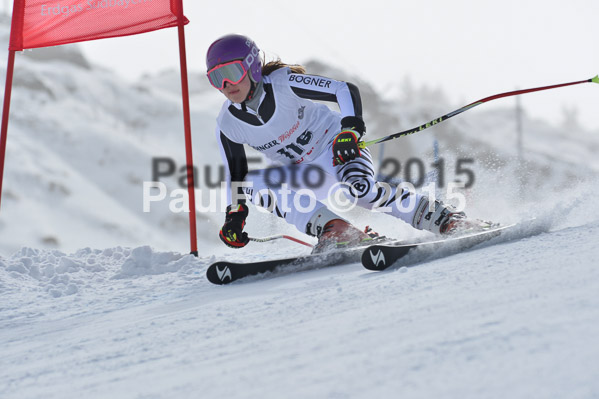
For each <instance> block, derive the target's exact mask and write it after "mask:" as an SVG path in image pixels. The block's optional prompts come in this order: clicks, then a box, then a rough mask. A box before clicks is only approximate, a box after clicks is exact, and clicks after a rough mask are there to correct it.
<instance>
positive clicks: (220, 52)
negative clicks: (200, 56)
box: [206, 34, 262, 83]
mask: <svg viewBox="0 0 599 399" xmlns="http://www.w3.org/2000/svg"><path fill="white" fill-rule="evenodd" d="M235 60H242V61H243V66H244V67H245V68H246V70H247V71H248V72H249V75H250V78H251V79H252V81H254V82H255V83H258V82H260V80H262V62H261V61H260V49H259V48H258V46H256V43H254V41H253V40H252V39H250V38H249V37H247V36H243V35H235V34H231V35H226V36H223V37H221V38H219V39H216V40H215V41H214V43H212V44H211V45H210V47H209V48H208V52H207V53H206V68H207V70H208V71H210V70H211V69H212V68H214V67H215V66H217V65H219V64H224V63H226V62H230V61H235Z"/></svg>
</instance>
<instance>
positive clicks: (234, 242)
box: [218, 204, 250, 248]
mask: <svg viewBox="0 0 599 399" xmlns="http://www.w3.org/2000/svg"><path fill="white" fill-rule="evenodd" d="M248 213H249V210H248V207H247V206H246V205H245V204H239V205H238V206H236V207H233V206H232V205H229V206H228V207H227V216H226V217H225V224H224V225H223V227H222V229H220V232H219V234H218V236H219V237H220V239H221V241H222V242H224V243H225V244H227V246H228V247H231V248H242V247H245V246H246V245H247V243H248V242H250V239H249V238H248V233H245V232H244V231H243V227H244V226H245V218H247V217H248Z"/></svg>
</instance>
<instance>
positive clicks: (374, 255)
mask: <svg viewBox="0 0 599 399" xmlns="http://www.w3.org/2000/svg"><path fill="white" fill-rule="evenodd" d="M531 223H532V221H529V222H528V223H513V224H509V225H505V226H499V227H493V228H490V229H487V230H484V231H481V232H476V233H467V234H463V235H460V236H455V237H450V238H445V239H441V240H436V241H426V242H418V243H411V244H400V245H394V244H393V243H388V244H376V245H371V246H369V247H368V248H366V249H365V250H364V251H363V253H362V258H361V260H362V265H363V266H364V267H365V268H366V269H368V270H375V271H380V270H385V269H387V268H388V267H390V266H392V265H393V264H395V263H396V262H398V261H399V260H400V259H402V258H407V257H408V255H412V254H414V255H417V256H415V258H416V259H413V261H414V262H418V261H422V260H425V259H429V258H431V257H435V256H437V257H441V256H449V255H453V254H456V253H459V252H462V251H464V250H467V249H469V248H472V247H474V246H476V245H478V244H481V243H483V242H485V241H489V240H491V239H493V238H495V237H498V236H501V235H505V233H506V232H508V231H510V230H512V229H514V228H515V227H517V226H523V227H526V226H525V224H528V225H530V224H531ZM540 232H541V231H539V233H540ZM532 233H533V234H534V232H532ZM508 239H509V238H508Z"/></svg>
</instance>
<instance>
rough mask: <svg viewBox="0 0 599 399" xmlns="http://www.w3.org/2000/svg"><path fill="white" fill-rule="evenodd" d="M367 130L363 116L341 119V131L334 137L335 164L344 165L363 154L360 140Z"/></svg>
mask: <svg viewBox="0 0 599 399" xmlns="http://www.w3.org/2000/svg"><path fill="white" fill-rule="evenodd" d="M365 131H366V126H365V125H364V121H363V120H362V119H361V118H359V117H356V116H346V117H345V118H343V119H341V131H340V132H339V134H337V136H336V137H335V138H334V139H333V165H335V166H336V165H343V164H344V163H346V162H349V161H353V160H354V159H356V158H358V157H360V156H362V152H361V151H360V147H359V146H358V142H359V141H360V138H361V137H362V136H363V135H364V132H365Z"/></svg>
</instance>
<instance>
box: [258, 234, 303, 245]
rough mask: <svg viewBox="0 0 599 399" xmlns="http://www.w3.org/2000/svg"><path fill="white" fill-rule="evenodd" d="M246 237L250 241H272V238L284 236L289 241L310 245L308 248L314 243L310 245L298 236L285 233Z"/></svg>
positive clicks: (276, 238)
mask: <svg viewBox="0 0 599 399" xmlns="http://www.w3.org/2000/svg"><path fill="white" fill-rule="evenodd" d="M248 238H249V240H250V241H255V242H268V241H273V240H278V239H281V238H284V239H287V240H290V241H294V242H297V243H298V244H302V245H305V246H307V247H310V248H313V247H314V245H312V244H309V243H307V242H305V241H302V240H300V239H298V238H295V237H291V236H287V235H284V234H281V235H278V236H270V237H260V238H258V237H248Z"/></svg>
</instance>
